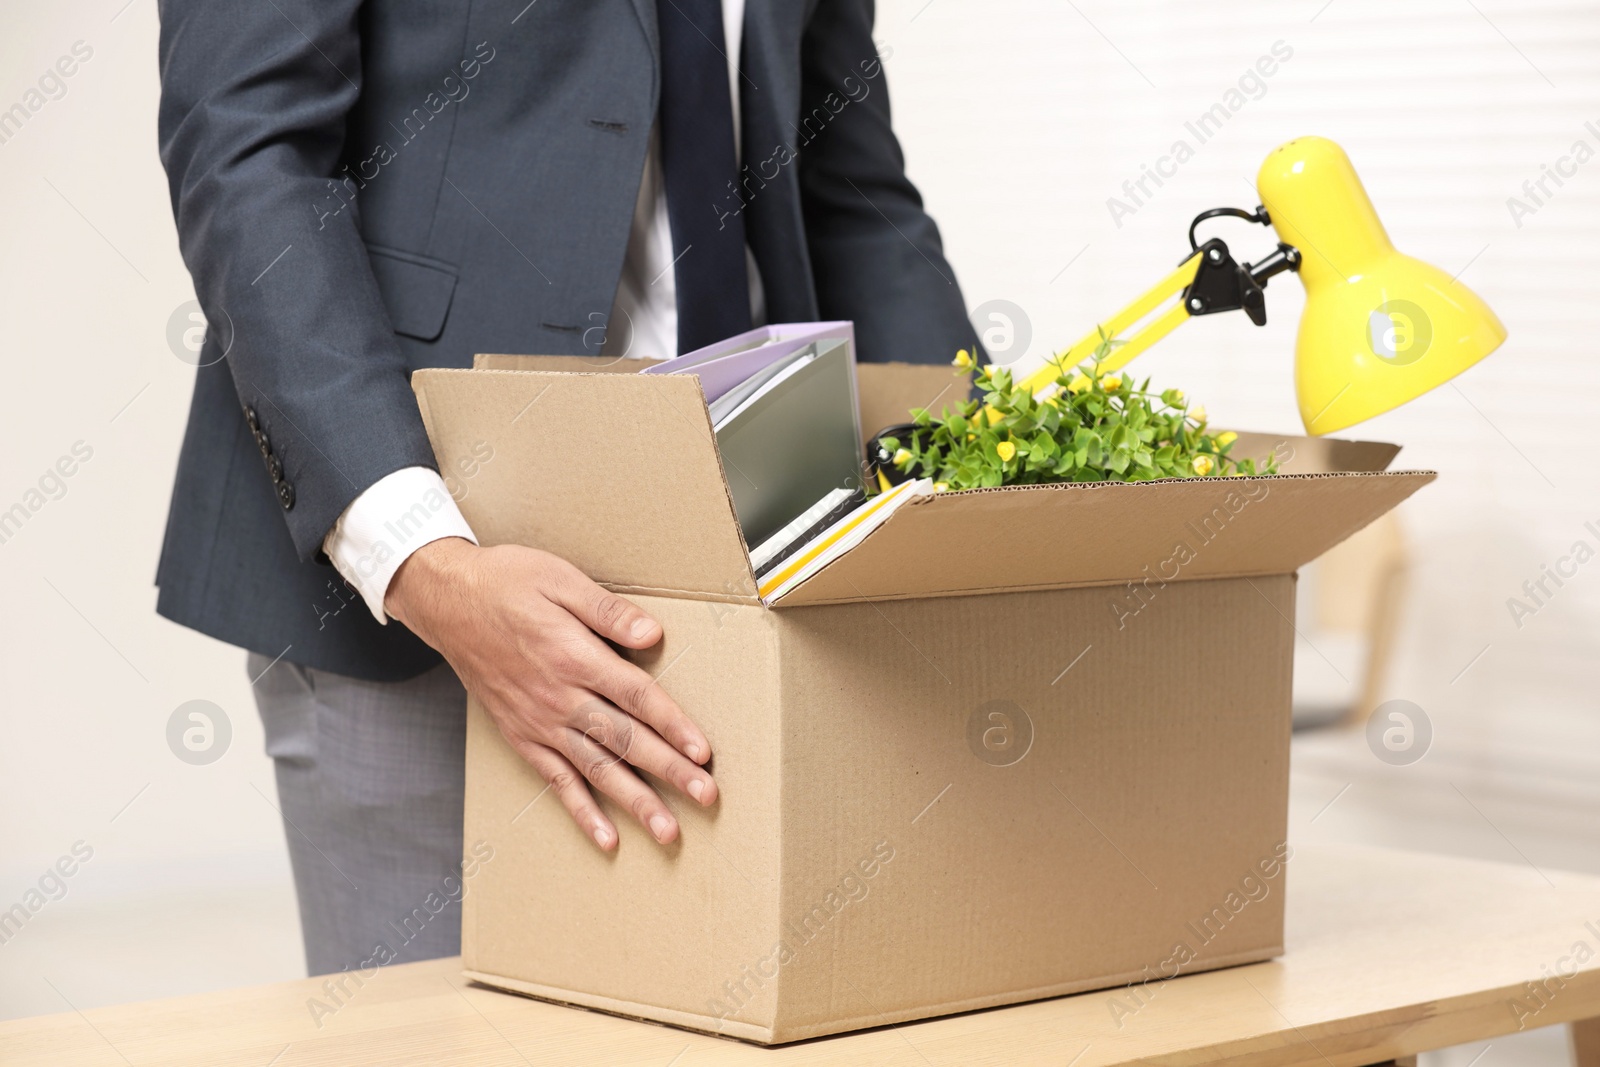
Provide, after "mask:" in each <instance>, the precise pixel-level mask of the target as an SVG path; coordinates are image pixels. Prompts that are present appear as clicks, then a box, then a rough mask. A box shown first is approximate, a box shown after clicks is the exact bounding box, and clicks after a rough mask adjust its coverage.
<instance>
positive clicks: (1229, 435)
mask: <svg viewBox="0 0 1600 1067" xmlns="http://www.w3.org/2000/svg"><path fill="white" fill-rule="evenodd" d="M1238 439H1239V435H1238V434H1236V433H1234V432H1233V431H1232V430H1226V431H1224V432H1222V433H1219V434H1217V447H1218V448H1227V447H1228V446H1229V445H1231V444H1233V443H1234V442H1235V441H1237V440H1238Z"/></svg>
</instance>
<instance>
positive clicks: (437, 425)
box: [411, 356, 756, 601]
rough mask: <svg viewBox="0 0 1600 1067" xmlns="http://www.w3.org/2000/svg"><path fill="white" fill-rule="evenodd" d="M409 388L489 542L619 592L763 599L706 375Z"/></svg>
mask: <svg viewBox="0 0 1600 1067" xmlns="http://www.w3.org/2000/svg"><path fill="white" fill-rule="evenodd" d="M479 359H480V362H481V363H487V364H489V365H498V366H505V365H507V363H509V364H510V365H512V366H516V367H531V366H545V367H566V368H572V367H574V366H575V365H580V364H579V360H577V359H575V358H574V357H500V356H490V357H479ZM502 361H505V362H502ZM614 365H615V364H613V366H614ZM642 365H643V364H642V363H641V362H640V361H637V360H628V361H625V362H624V365H623V368H622V369H623V371H624V372H626V371H636V370H637V369H638V367H639V366H642ZM595 370H599V371H600V372H599V373H596V372H595ZM411 384H412V388H413V390H414V391H415V392H416V394H417V403H418V405H419V406H420V408H421V409H422V418H423V423H424V425H425V426H426V427H427V430H428V437H429V439H430V440H431V441H432V442H433V450H434V455H435V457H436V458H437V459H438V462H439V469H440V470H441V471H442V472H444V473H445V474H446V475H449V476H451V477H452V478H453V482H452V485H453V486H455V485H459V486H460V491H459V492H458V494H457V495H458V496H459V497H460V499H459V501H458V503H459V504H460V507H461V512H462V514H463V515H464V516H465V517H466V519H467V521H468V523H470V524H471V526H472V529H473V532H474V533H475V534H477V536H478V539H479V540H480V541H481V542H482V543H483V544H485V545H499V544H520V545H529V546H532V547H535V548H541V549H544V550H545V551H547V552H552V553H554V554H556V555H558V556H560V557H562V558H563V559H566V560H568V561H569V562H571V563H572V564H573V565H575V566H576V567H577V568H578V569H579V570H581V571H583V572H584V573H585V574H587V575H589V576H590V577H592V578H593V579H594V580H595V581H597V582H600V583H602V584H604V585H607V586H610V587H612V588H615V589H619V590H625V591H626V590H635V591H655V592H661V593H669V594H670V593H680V594H682V593H688V594H692V595H694V596H696V597H698V598H702V599H728V600H745V601H754V600H755V599H756V585H755V578H754V576H753V575H752V574H751V571H750V558H749V555H748V554H747V552H746V550H745V544H744V538H743V537H742V536H741V535H740V532H739V524H738V522H737V521H736V520H735V518H734V510H733V501H732V499H730V497H729V495H728V487H727V482H726V481H725V479H724V477H723V473H722V462H721V459H720V457H719V455H718V452H717V446H716V441H715V439H714V438H713V436H712V432H711V420H710V417H709V415H708V414H707V412H706V405H705V399H704V397H703V396H702V394H701V392H700V381H699V379H698V378H696V377H694V376H692V375H641V374H637V373H605V372H604V369H600V368H591V369H590V370H588V371H586V372H583V373H573V372H572V371H571V370H570V369H569V370H566V371H556V370H523V369H518V370H507V369H498V370H490V369H481V370H444V369H430V370H419V371H417V372H416V373H415V374H413V375H412V377H411ZM486 455H487V456H488V458H485V456H486ZM463 465H465V466H463ZM469 468H470V469H471V470H472V473H471V474H470V475H469V474H467V473H466V471H467V470H468V469H469Z"/></svg>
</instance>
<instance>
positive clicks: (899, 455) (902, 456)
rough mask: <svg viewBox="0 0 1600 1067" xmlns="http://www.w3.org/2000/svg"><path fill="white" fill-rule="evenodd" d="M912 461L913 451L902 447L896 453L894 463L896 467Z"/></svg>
mask: <svg viewBox="0 0 1600 1067" xmlns="http://www.w3.org/2000/svg"><path fill="white" fill-rule="evenodd" d="M910 462H911V452H910V451H909V450H908V449H904V448H902V449H901V450H900V451H898V452H896V453H895V454H894V465H895V466H896V467H904V466H906V465H907V464H908V463H910Z"/></svg>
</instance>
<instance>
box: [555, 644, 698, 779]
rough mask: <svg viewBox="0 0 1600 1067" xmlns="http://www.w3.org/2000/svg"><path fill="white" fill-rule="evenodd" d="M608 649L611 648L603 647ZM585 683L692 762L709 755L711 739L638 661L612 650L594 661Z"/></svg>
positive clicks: (608, 650)
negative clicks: (628, 658) (593, 666)
mask: <svg viewBox="0 0 1600 1067" xmlns="http://www.w3.org/2000/svg"><path fill="white" fill-rule="evenodd" d="M606 651H607V652H610V651H611V650H610V649H607V650H606ZM584 684H587V685H588V687H589V688H590V689H592V690H594V692H596V693H598V694H599V695H600V696H603V697H605V698H606V699H607V700H609V701H611V703H613V704H615V705H616V706H617V707H619V708H621V709H622V710H623V711H625V712H627V713H628V714H629V715H632V716H633V717H634V718H636V719H638V720H639V721H640V722H643V723H647V724H649V726H650V727H651V729H653V730H655V732H656V733H657V734H658V735H659V736H661V737H663V738H665V739H666V740H667V742H668V743H669V744H671V745H672V747H673V748H675V749H677V750H678V751H679V752H682V753H683V754H684V755H685V756H688V757H689V758H690V759H691V760H693V761H694V762H695V763H702V764H703V763H705V761H706V760H708V759H710V758H711V742H710V741H708V740H706V735H705V734H704V733H703V732H702V731H701V729H700V727H698V726H696V725H695V724H694V720H693V719H691V718H689V716H688V715H686V714H684V711H683V709H682V708H680V707H678V703H677V701H675V700H673V699H672V698H671V697H669V696H668V695H667V691H666V690H665V689H663V688H661V686H660V685H658V684H657V683H656V680H655V679H654V678H652V677H650V674H649V672H648V671H646V670H645V669H644V668H642V667H640V666H639V665H638V664H637V663H629V662H628V661H627V660H625V659H623V658H622V657H621V656H619V655H617V654H616V653H614V652H612V653H611V654H610V655H609V656H605V657H602V658H601V659H600V660H599V661H598V663H597V669H596V672H595V675H594V677H592V678H588V679H585V680H584Z"/></svg>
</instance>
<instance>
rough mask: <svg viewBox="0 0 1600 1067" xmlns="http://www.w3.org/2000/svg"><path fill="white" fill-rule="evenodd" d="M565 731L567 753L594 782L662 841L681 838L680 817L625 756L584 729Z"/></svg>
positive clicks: (581, 771) (580, 771) (654, 836)
mask: <svg viewBox="0 0 1600 1067" xmlns="http://www.w3.org/2000/svg"><path fill="white" fill-rule="evenodd" d="M562 733H563V734H564V738H563V742H562V746H561V747H562V751H563V753H564V754H565V755H566V757H567V758H568V759H569V760H571V761H572V765H573V766H574V767H576V768H577V769H578V771H579V773H581V774H582V775H583V776H584V777H585V778H587V779H588V780H589V783H590V784H591V785H593V786H594V787H595V788H596V789H598V790H600V792H602V793H604V794H605V795H606V796H608V797H610V798H611V799H612V800H615V801H616V802H617V803H618V804H621V805H622V806H623V807H624V808H626V809H628V811H630V812H632V813H633V817H634V818H635V819H638V820H639V825H640V826H643V827H644V828H645V829H646V830H648V831H649V832H650V836H651V837H653V838H655V839H656V840H657V841H659V842H660V843H661V844H663V845H665V844H668V843H670V842H672V841H673V840H675V839H676V838H677V836H678V820H677V819H675V818H673V817H672V812H671V811H669V810H667V806H666V804H664V803H662V801H661V798H660V797H659V796H657V795H656V791H655V790H654V789H651V788H650V787H649V786H647V785H645V784H644V782H642V781H640V780H639V776H638V775H637V774H634V773H633V771H632V770H631V769H630V768H629V767H628V765H627V764H626V763H625V762H623V759H622V757H621V756H619V755H617V754H616V753H615V752H612V751H611V750H610V749H609V748H605V747H603V746H601V745H597V744H595V743H594V742H592V741H590V740H589V739H588V737H587V736H586V735H585V734H584V733H583V731H581V730H574V729H572V728H571V727H568V728H567V729H565V730H563V731H562Z"/></svg>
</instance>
